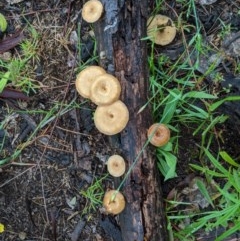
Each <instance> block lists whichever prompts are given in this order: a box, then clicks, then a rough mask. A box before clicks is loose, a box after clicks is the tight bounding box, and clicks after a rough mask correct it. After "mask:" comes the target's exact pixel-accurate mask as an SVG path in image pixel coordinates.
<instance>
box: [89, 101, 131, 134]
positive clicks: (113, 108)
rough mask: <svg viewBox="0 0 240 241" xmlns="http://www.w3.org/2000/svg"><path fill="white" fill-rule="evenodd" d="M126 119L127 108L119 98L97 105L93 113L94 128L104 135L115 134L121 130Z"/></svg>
mask: <svg viewBox="0 0 240 241" xmlns="http://www.w3.org/2000/svg"><path fill="white" fill-rule="evenodd" d="M128 120H129V112H128V108H127V106H126V105H125V104H124V103H123V102H122V101H121V100H117V101H116V102H113V103H112V104H110V105H99V106H98V107H97V109H96V111H95V114H94V123H95V126H96V128H97V129H98V130H99V131H100V132H101V133H103V134H105V135H115V134H117V133H119V132H121V131H122V130H123V129H124V128H125V127H126V125H127V123H128Z"/></svg>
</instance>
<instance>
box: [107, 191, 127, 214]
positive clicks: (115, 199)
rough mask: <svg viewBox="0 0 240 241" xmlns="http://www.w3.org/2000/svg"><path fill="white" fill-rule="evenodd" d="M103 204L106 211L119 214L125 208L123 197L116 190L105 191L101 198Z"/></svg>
mask: <svg viewBox="0 0 240 241" xmlns="http://www.w3.org/2000/svg"><path fill="white" fill-rule="evenodd" d="M103 206H104V208H105V210H106V212H107V213H110V214H114V215H116V214H119V213H121V212H122V211H123V209H124V208H125V199H124V196H123V195H122V193H120V192H119V191H117V190H110V191H107V192H106V193H105V195H104V198H103Z"/></svg>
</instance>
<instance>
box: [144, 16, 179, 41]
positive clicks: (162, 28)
mask: <svg viewBox="0 0 240 241" xmlns="http://www.w3.org/2000/svg"><path fill="white" fill-rule="evenodd" d="M147 26H148V27H147V35H148V36H149V37H150V39H151V40H152V41H153V42H154V43H156V44H159V45H162V46H163V45H167V44H169V43H171V42H172V41H173V39H174V38H175V36H176V32H177V31H176V27H175V25H174V23H173V21H172V20H171V19H170V18H169V17H167V16H164V15H160V14H157V15H155V16H154V17H150V18H149V19H148V21H147Z"/></svg>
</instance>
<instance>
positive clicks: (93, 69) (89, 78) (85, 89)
mask: <svg viewBox="0 0 240 241" xmlns="http://www.w3.org/2000/svg"><path fill="white" fill-rule="evenodd" d="M105 73H106V71H105V70H104V69H103V68H101V67H99V66H88V67H87V68H86V69H84V70H82V71H81V72H80V73H79V74H78V75H77V79H76V89H77V92H78V93H79V94H80V95H81V96H82V97H84V98H90V87H91V85H92V83H93V82H94V80H95V79H96V78H97V77H98V76H99V75H102V74H105Z"/></svg>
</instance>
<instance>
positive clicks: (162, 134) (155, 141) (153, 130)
mask: <svg viewBox="0 0 240 241" xmlns="http://www.w3.org/2000/svg"><path fill="white" fill-rule="evenodd" d="M147 135H148V139H149V141H150V143H151V144H152V145H154V146H157V147H160V146H164V145H166V144H167V143H168V141H169V139H170V130H169V129H168V127H167V126H166V125H164V124H159V123H155V124H153V125H151V126H150V128H149V129H148V132H147Z"/></svg>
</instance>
